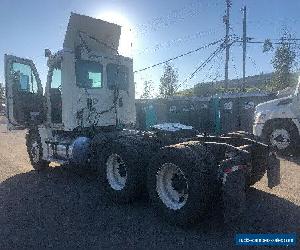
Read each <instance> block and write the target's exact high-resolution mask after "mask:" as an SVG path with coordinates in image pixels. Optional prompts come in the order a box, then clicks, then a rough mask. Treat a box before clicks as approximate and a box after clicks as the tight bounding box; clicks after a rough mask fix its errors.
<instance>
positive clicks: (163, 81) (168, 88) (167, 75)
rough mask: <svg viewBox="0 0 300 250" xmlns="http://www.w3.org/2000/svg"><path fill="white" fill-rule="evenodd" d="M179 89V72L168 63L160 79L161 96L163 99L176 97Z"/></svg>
mask: <svg viewBox="0 0 300 250" xmlns="http://www.w3.org/2000/svg"><path fill="white" fill-rule="evenodd" d="M178 88H179V84H178V70H177V69H175V68H174V67H173V66H172V65H170V64H169V63H166V64H165V66H164V73H163V75H162V76H161V78H160V85H159V94H160V96H161V97H162V98H167V97H171V96H174V95H175V93H176V91H177V90H178Z"/></svg>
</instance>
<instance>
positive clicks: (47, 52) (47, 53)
mask: <svg viewBox="0 0 300 250" xmlns="http://www.w3.org/2000/svg"><path fill="white" fill-rule="evenodd" d="M51 55H52V53H51V50H50V49H45V57H50V56H51Z"/></svg>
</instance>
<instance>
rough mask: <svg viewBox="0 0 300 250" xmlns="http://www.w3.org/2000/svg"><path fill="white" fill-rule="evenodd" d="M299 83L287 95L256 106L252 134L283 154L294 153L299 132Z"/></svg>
mask: <svg viewBox="0 0 300 250" xmlns="http://www.w3.org/2000/svg"><path fill="white" fill-rule="evenodd" d="M299 84H300V77H299V81H298V85H297V87H296V90H295V92H294V93H293V94H292V95H290V96H288V97H283V98H279V99H275V100H271V101H268V102H264V103H261V104H259V105H257V106H256V110H255V121H254V126H253V134H254V135H255V136H257V137H260V138H262V140H263V141H264V142H265V143H267V144H269V145H271V146H272V147H274V148H275V149H276V150H277V151H279V152H280V153H283V154H291V153H295V152H296V150H297V146H298V143H299V134H300V122H299V121H300V94H299Z"/></svg>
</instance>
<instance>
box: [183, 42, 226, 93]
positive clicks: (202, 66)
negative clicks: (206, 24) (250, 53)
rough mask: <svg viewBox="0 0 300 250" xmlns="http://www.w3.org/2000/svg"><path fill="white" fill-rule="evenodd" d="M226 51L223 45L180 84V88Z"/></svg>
mask: <svg viewBox="0 0 300 250" xmlns="http://www.w3.org/2000/svg"><path fill="white" fill-rule="evenodd" d="M224 50H225V46H223V43H222V44H221V45H220V46H219V47H218V48H217V49H216V50H215V51H214V52H213V53H211V54H210V56H209V57H208V58H207V59H206V60H205V61H204V62H203V63H201V64H200V66H199V67H197V68H196V70H194V71H193V72H192V73H191V74H190V75H189V76H188V77H187V78H186V79H185V80H184V81H183V82H182V83H181V84H179V86H178V88H180V87H182V86H183V85H184V84H186V83H187V82H188V81H189V80H191V79H192V78H193V77H194V76H195V75H196V74H197V72H198V71H199V70H201V69H202V68H204V67H205V66H206V65H207V64H208V63H209V62H210V61H211V60H212V59H213V58H214V57H215V56H216V55H217V54H218V53H220V52H222V51H224Z"/></svg>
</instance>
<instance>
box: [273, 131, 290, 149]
mask: <svg viewBox="0 0 300 250" xmlns="http://www.w3.org/2000/svg"><path fill="white" fill-rule="evenodd" d="M270 143H271V145H272V146H275V147H277V148H278V149H281V150H282V149H285V148H287V147H288V146H289V145H290V134H289V132H288V131H287V130H285V129H275V130H274V131H273V132H272V134H271V135H270Z"/></svg>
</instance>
